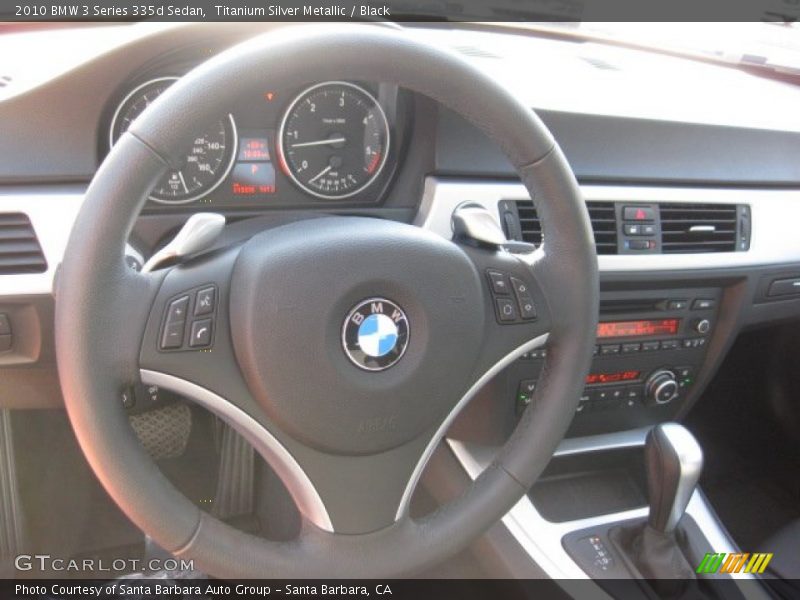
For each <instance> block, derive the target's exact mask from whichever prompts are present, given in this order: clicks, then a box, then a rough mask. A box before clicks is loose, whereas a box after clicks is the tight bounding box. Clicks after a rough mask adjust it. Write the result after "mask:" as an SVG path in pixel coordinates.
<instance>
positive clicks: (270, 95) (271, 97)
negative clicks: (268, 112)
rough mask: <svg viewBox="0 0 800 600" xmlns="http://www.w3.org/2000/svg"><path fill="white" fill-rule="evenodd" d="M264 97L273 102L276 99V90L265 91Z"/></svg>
mask: <svg viewBox="0 0 800 600" xmlns="http://www.w3.org/2000/svg"><path fill="white" fill-rule="evenodd" d="M264 99H265V100H266V101H267V102H272V101H273V100H274V99H275V92H264Z"/></svg>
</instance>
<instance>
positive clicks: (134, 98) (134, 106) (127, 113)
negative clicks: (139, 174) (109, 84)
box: [110, 77, 236, 204]
mask: <svg viewBox="0 0 800 600" xmlns="http://www.w3.org/2000/svg"><path fill="white" fill-rule="evenodd" d="M177 79H178V78H177V77H161V78H159V79H153V80H151V81H148V82H146V83H143V84H142V85H140V86H138V87H136V88H135V89H134V90H133V91H131V92H130V93H129V94H128V95H127V96H126V97H125V99H124V100H123V101H122V102H121V103H120V105H119V107H118V108H117V111H116V112H115V113H114V118H113V119H112V121H111V133H110V139H111V144H112V145H113V144H114V143H115V142H116V141H117V140H118V139H119V138H120V136H121V135H122V134H123V133H124V132H125V131H126V130H127V129H128V127H130V125H131V123H133V121H134V120H135V119H136V118H137V117H139V115H141V114H142V113H143V112H144V111H145V109H146V108H147V107H148V106H150V105H151V104H152V103H153V102H154V101H155V100H156V98H158V97H159V96H160V95H161V94H162V93H164V91H165V90H166V89H167V88H168V87H169V86H171V85H172V84H173V83H175V81H177ZM235 149H236V124H235V123H234V121H233V116H231V115H228V118H227V119H223V120H221V121H218V122H216V123H214V124H212V125H210V126H207V127H205V128H202V129H200V128H198V131H197V135H196V136H195V138H194V139H193V140H192V145H191V146H190V147H189V148H188V149H187V151H186V155H185V157H184V159H183V161H182V163H181V165H180V168H178V169H177V170H174V171H169V172H167V173H166V174H165V175H164V177H163V178H162V179H161V180H160V181H159V182H158V183H157V184H156V186H155V187H154V188H153V189H152V191H151V192H150V199H151V200H154V201H156V202H161V203H164V204H186V203H189V202H194V201H195V200H198V199H200V198H202V197H203V196H205V195H207V194H209V193H211V192H212V191H213V190H214V189H216V188H217V186H219V184H220V183H222V181H223V180H224V179H225V177H226V176H227V175H228V173H229V172H230V170H231V167H232V166H233V161H234V158H235V155H236V153H235Z"/></svg>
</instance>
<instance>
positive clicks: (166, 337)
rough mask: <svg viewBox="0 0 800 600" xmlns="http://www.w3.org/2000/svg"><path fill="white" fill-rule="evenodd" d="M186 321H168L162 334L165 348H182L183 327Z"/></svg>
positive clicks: (162, 345)
mask: <svg viewBox="0 0 800 600" xmlns="http://www.w3.org/2000/svg"><path fill="white" fill-rule="evenodd" d="M184 323H185V321H179V322H177V323H167V324H166V325H165V326H164V334H163V335H162V336H161V347H162V348H163V349H164V350H172V349H175V348H180V347H181V345H182V344H183V327H184Z"/></svg>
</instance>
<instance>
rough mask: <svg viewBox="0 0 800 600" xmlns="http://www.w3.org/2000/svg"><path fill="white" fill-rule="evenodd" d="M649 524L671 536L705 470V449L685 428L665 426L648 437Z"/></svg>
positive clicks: (645, 452) (670, 424)
mask: <svg viewBox="0 0 800 600" xmlns="http://www.w3.org/2000/svg"><path fill="white" fill-rule="evenodd" d="M644 455H645V465H646V468H647V493H648V496H649V498H650V516H649V518H648V522H649V525H650V527H652V528H653V529H654V530H656V531H658V532H660V533H665V534H670V533H672V532H673V531H674V530H675V527H676V526H677V524H678V521H680V519H681V517H682V516H683V513H684V511H685V510H686V505H687V504H689V499H690V498H691V497H692V494H693V493H694V489H695V487H696V486H697V480H698V479H699V478H700V473H701V472H702V470H703V450H702V449H701V448H700V444H698V443H697V440H696V439H695V438H694V436H693V435H692V434H691V433H690V432H689V430H688V429H686V428H685V427H684V426H683V425H679V424H678V423H662V424H661V425H656V426H655V427H653V429H651V430H650V432H649V433H648V434H647V439H646V441H645V448H644Z"/></svg>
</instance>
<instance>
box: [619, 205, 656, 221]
mask: <svg viewBox="0 0 800 600" xmlns="http://www.w3.org/2000/svg"><path fill="white" fill-rule="evenodd" d="M622 218H623V219H624V220H626V221H655V218H656V211H655V210H654V209H653V208H651V207H649V206H625V207H624V208H623V212H622Z"/></svg>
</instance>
